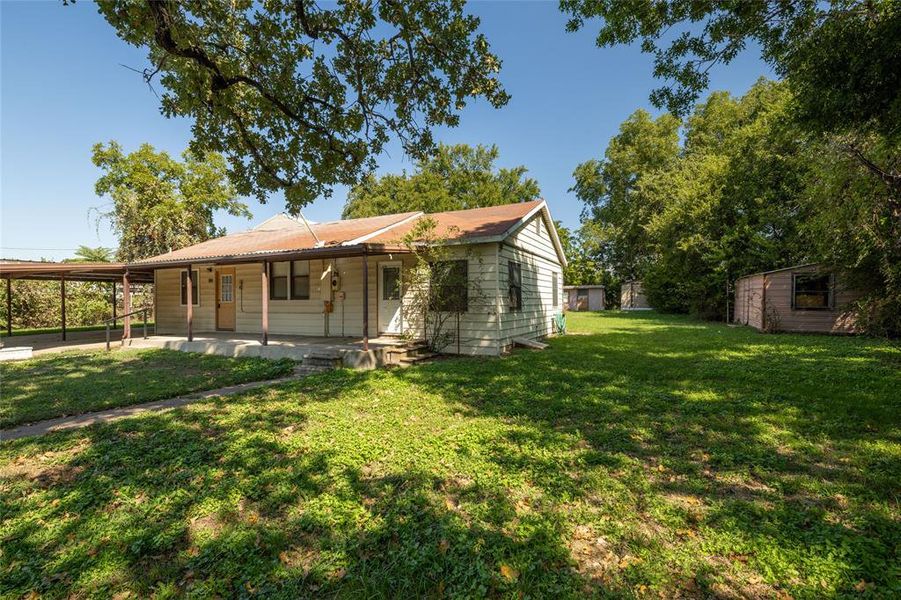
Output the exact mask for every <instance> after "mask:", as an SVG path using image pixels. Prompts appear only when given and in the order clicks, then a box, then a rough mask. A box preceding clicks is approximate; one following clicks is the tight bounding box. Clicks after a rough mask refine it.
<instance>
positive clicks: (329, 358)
mask: <svg viewBox="0 0 901 600" xmlns="http://www.w3.org/2000/svg"><path fill="white" fill-rule="evenodd" d="M343 362H344V361H343V359H342V358H341V357H340V356H335V355H334V354H307V355H306V356H304V357H303V362H302V363H301V364H302V365H303V366H307V367H326V368H329V369H336V368H338V367H340V366H341V365H342V364H343Z"/></svg>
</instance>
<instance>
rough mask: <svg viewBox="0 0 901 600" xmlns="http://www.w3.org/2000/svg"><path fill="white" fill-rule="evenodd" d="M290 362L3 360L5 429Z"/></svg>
mask: <svg viewBox="0 0 901 600" xmlns="http://www.w3.org/2000/svg"><path fill="white" fill-rule="evenodd" d="M293 365H294V363H293V362H291V361H289V360H282V361H270V360H265V359H262V358H225V357H222V356H208V355H204V354H190V353H186V352H178V351H175V350H113V351H112V352H103V351H95V352H79V351H73V352H63V353H58V354H50V355H44V356H40V357H37V358H34V359H32V360H26V361H21V362H4V363H0V381H2V383H0V428H5V427H10V426H13V425H18V424H21V423H30V422H33V421H39V420H42V419H49V418H53V417H61V416H65V415H76V414H81V413H85V412H90V411H94V410H103V409H107V408H114V407H117V406H128V405H130V404H138V403H141V402H149V401H151V400H161V399H164V398H173V397H175V396H179V395H181V394H187V393H189V392H196V391H200V390H211V389H215V388H218V387H223V386H227V385H232V384H236V383H244V382H247V381H259V380H261V379H272V378H275V377H279V376H282V375H287V374H289V373H291V371H292V369H293Z"/></svg>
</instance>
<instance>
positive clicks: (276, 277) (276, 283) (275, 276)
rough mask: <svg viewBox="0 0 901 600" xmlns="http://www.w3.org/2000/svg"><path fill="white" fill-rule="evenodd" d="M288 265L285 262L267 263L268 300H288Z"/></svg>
mask: <svg viewBox="0 0 901 600" xmlns="http://www.w3.org/2000/svg"><path fill="white" fill-rule="evenodd" d="M289 264H290V263H287V262H274V263H269V299H270V300H287V299H288V272H289V271H290V267H289Z"/></svg>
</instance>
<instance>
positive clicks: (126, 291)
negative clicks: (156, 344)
mask: <svg viewBox="0 0 901 600" xmlns="http://www.w3.org/2000/svg"><path fill="white" fill-rule="evenodd" d="M122 312H124V313H125V315H126V316H125V317H123V318H122V339H123V340H125V339H128V338H130V337H131V317H129V316H128V313H130V312H131V283H129V281H128V271H125V273H123V275H122Z"/></svg>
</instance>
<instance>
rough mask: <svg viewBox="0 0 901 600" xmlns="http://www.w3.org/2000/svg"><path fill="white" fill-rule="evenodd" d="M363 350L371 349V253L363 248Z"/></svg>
mask: <svg viewBox="0 0 901 600" xmlns="http://www.w3.org/2000/svg"><path fill="white" fill-rule="evenodd" d="M363 350H369V255H368V253H367V252H366V249H365V248H364V249H363Z"/></svg>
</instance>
